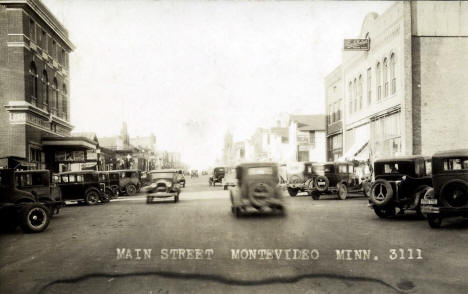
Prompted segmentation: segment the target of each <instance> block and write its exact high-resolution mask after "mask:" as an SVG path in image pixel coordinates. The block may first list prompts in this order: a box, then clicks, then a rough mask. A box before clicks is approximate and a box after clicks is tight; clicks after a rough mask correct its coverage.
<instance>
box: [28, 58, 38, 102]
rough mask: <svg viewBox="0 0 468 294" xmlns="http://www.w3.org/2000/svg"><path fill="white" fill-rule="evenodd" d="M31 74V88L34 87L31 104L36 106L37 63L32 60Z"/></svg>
mask: <svg viewBox="0 0 468 294" xmlns="http://www.w3.org/2000/svg"><path fill="white" fill-rule="evenodd" d="M29 75H30V79H31V88H32V95H31V104H32V105H34V106H36V105H37V70H36V64H35V63H34V62H31V67H30V69H29Z"/></svg>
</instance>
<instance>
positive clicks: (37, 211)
mask: <svg viewBox="0 0 468 294" xmlns="http://www.w3.org/2000/svg"><path fill="white" fill-rule="evenodd" d="M16 180H17V179H16V175H15V171H14V170H13V169H0V226H1V227H2V229H3V230H8V231H12V230H15V229H16V227H17V226H18V225H19V226H20V227H21V229H22V230H23V231H24V232H25V233H39V232H42V231H44V230H45V229H47V227H48V226H49V222H50V217H51V215H52V213H53V212H52V211H53V209H54V205H53V204H52V203H51V202H53V200H51V199H50V198H47V199H46V200H45V201H46V202H47V203H41V202H39V201H38V197H40V196H38V194H33V191H25V190H21V189H19V188H18V183H17V182H16ZM20 187H24V186H20ZM49 196H50V195H49ZM46 205H48V206H49V207H47V206H46Z"/></svg>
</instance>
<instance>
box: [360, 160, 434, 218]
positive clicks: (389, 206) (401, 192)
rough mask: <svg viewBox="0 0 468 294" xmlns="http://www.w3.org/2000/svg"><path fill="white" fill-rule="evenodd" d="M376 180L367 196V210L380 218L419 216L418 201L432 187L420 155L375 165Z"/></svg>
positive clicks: (382, 161)
mask: <svg viewBox="0 0 468 294" xmlns="http://www.w3.org/2000/svg"><path fill="white" fill-rule="evenodd" d="M374 174H375V181H374V182H373V183H372V186H371V189H370V193H369V207H371V208H372V209H373V210H374V212H375V214H376V215H377V216H379V217H381V218H387V217H392V216H395V214H396V208H399V209H400V211H401V213H403V212H404V211H405V210H415V211H416V212H417V213H418V215H420V216H421V217H423V216H424V214H423V213H422V211H421V206H420V204H421V199H422V198H423V196H424V194H425V193H426V192H427V190H428V189H429V188H431V186H432V179H431V175H430V174H429V173H428V171H427V170H426V159H425V158H424V157H423V156H419V155H411V156H398V157H391V158H384V159H378V160H376V161H375V162H374Z"/></svg>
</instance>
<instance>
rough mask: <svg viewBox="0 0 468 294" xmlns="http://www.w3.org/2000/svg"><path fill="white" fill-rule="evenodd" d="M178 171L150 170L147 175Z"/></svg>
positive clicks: (175, 170)
mask: <svg viewBox="0 0 468 294" xmlns="http://www.w3.org/2000/svg"><path fill="white" fill-rule="evenodd" d="M177 171H178V170H177V169H155V170H150V171H149V172H148V173H149V174H155V173H176V172H177Z"/></svg>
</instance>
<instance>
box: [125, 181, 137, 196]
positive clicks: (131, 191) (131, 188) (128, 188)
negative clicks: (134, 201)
mask: <svg viewBox="0 0 468 294" xmlns="http://www.w3.org/2000/svg"><path fill="white" fill-rule="evenodd" d="M136 192H137V189H136V186H135V185H134V184H128V185H127V186H126V187H125V193H127V195H128V196H133V195H135V194H136Z"/></svg>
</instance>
